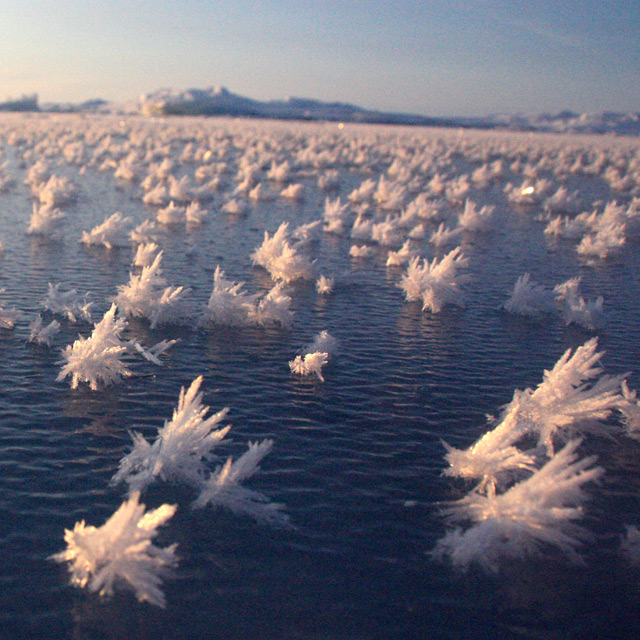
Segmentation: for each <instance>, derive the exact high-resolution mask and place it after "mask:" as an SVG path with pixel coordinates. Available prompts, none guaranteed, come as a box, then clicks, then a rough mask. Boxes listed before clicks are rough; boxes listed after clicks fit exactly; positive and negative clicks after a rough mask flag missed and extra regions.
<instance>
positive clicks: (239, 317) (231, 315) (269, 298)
mask: <svg viewBox="0 0 640 640" xmlns="http://www.w3.org/2000/svg"><path fill="white" fill-rule="evenodd" d="M290 305H291V298H290V297H289V296H288V295H287V293H286V291H285V289H284V285H283V283H281V282H279V283H277V284H276V285H275V286H273V287H272V288H271V289H270V290H269V291H268V292H267V293H266V294H264V295H263V296H260V295H259V294H249V293H247V292H246V291H244V282H233V281H232V280H229V279H227V277H226V275H225V272H224V271H223V270H222V269H221V268H220V265H218V266H217V267H216V270H215V273H214V275H213V290H212V291H211V295H210V296H209V300H208V302H207V304H206V306H205V307H204V310H203V312H202V315H201V316H200V318H199V319H198V324H199V326H201V327H205V328H206V327H212V326H214V325H226V326H231V327H238V326H244V325H251V324H254V325H261V326H267V325H281V326H283V327H289V326H291V322H292V320H293V313H292V312H291V310H290Z"/></svg>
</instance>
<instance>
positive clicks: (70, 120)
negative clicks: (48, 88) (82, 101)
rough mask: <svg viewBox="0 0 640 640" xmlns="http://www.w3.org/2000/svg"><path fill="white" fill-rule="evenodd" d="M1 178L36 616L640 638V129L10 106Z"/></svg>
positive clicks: (6, 410)
mask: <svg viewBox="0 0 640 640" xmlns="http://www.w3.org/2000/svg"><path fill="white" fill-rule="evenodd" d="M0 185H1V188H0V242H1V243H2V251H1V253H0V352H1V353H2V358H0V374H1V375H0V380H2V383H3V393H2V394H0V407H1V411H0V416H2V418H1V420H0V439H1V440H2V447H1V448H0V464H1V465H2V473H1V474H0V483H2V491H1V492H0V495H2V500H3V514H4V515H3V518H2V520H1V526H0V537H1V539H2V542H3V548H4V550H5V553H4V554H3V556H4V557H3V559H2V560H0V563H1V564H2V573H1V575H2V577H3V589H2V590H1V591H2V595H1V596H0V598H1V599H2V606H1V607H0V610H1V611H2V612H3V613H2V615H3V625H4V627H3V628H4V629H6V630H7V631H6V633H7V634H10V637H29V638H51V637H69V638H71V637H74V638H94V637H98V636H100V637H102V636H105V637H114V638H123V637H163V638H175V639H177V638H202V637H210V635H211V633H212V629H219V630H220V633H221V634H222V633H223V634H224V635H225V637H230V638H243V639H244V638H252V637H260V638H273V639H276V638H278V639H280V638H310V639H311V638H318V637H332V638H342V637H344V638H352V637H367V638H389V637H398V638H415V637H433V638H450V637H474V638H530V637H534V636H535V637H538V636H540V634H541V633H542V634H543V635H544V634H545V633H547V632H548V637H554V638H576V637H612V638H613V637H615V638H627V637H628V638H634V637H638V634H640V624H639V623H638V622H637V621H636V620H635V617H633V619H632V620H630V619H629V617H628V616H625V615H621V613H620V612H621V611H634V610H636V609H637V607H638V606H640V588H639V586H640V572H639V570H638V565H639V564H640V561H639V558H640V535H639V534H638V530H639V529H640V438H639V437H638V433H640V402H639V401H638V389H639V388H640V364H639V355H640V338H638V336H640V277H639V276H638V274H640V255H639V251H638V249H639V248H640V243H639V239H640V234H639V233H638V231H639V230H640V143H639V142H638V140H637V138H631V137H629V138H623V137H619V138H615V137H609V136H600V137H598V136H592V137H587V136H581V137H579V136H571V135H567V134H565V135H550V134H520V133H517V132H506V131H497V130H496V131H487V132H482V131H464V130H447V129H423V128H402V127H391V126H389V127H385V126H364V125H363V126H360V125H343V126H338V125H337V124H336V123H329V122H328V123H315V124H313V123H296V122H276V121H258V120H231V119H229V120H226V119H217V118H143V117H134V116H111V115H88V114H84V115H82V116H81V115H62V114H59V115H51V114H30V115H24V114H3V115H2V117H0ZM232 425H233V426H232ZM558 603H562V606H559V605H558ZM541 630H543V631H541Z"/></svg>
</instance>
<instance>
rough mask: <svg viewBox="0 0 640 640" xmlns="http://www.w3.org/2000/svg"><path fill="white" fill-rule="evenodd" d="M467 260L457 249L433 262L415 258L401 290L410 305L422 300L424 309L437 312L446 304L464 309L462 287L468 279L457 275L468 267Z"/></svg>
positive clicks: (403, 280)
mask: <svg viewBox="0 0 640 640" xmlns="http://www.w3.org/2000/svg"><path fill="white" fill-rule="evenodd" d="M467 263H468V259H467V258H465V257H464V256H463V255H462V253H461V250H460V247H456V248H455V249H453V251H450V252H449V253H448V254H447V255H446V256H444V257H443V258H442V260H438V258H434V259H433V260H432V261H431V262H430V263H429V262H428V261H427V260H423V264H422V266H420V258H419V257H417V256H416V257H415V258H413V259H412V260H411V262H410V263H409V267H408V268H407V271H406V273H405V274H403V276H402V280H401V282H400V288H401V289H402V290H403V291H404V293H405V298H406V300H407V302H412V301H418V300H420V301H422V310H423V311H431V312H433V313H438V312H440V311H442V308H443V307H444V306H445V305H447V304H453V305H457V306H459V307H463V306H464V298H463V295H462V291H461V289H460V284H461V283H463V282H466V279H467V278H466V276H464V275H461V274H459V273H458V270H459V269H460V268H464V267H466V266H467Z"/></svg>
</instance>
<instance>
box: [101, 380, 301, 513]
mask: <svg viewBox="0 0 640 640" xmlns="http://www.w3.org/2000/svg"><path fill="white" fill-rule="evenodd" d="M201 383H202V376H199V377H198V378H196V379H195V380H194V381H193V382H192V383H191V386H190V387H189V389H188V390H187V391H185V389H184V387H183V388H182V389H181V390H180V398H179V401H178V408H177V409H174V412H173V417H172V419H171V420H170V421H166V422H165V424H164V426H163V427H162V428H161V429H159V430H158V436H157V438H156V440H155V441H154V442H153V444H149V442H147V440H145V438H144V437H143V436H142V435H140V434H139V433H135V432H134V433H132V434H131V435H132V438H133V450H132V451H131V452H130V453H128V454H127V455H126V456H124V458H122V460H121V461H120V467H119V469H118V471H117V472H116V474H115V475H114V476H113V479H112V483H113V484H118V483H120V482H123V481H124V482H126V483H127V484H128V485H129V490H130V492H133V493H135V492H138V491H144V489H146V488H147V487H148V486H149V485H150V484H151V483H152V482H154V481H156V480H162V481H165V482H183V483H186V484H187V485H189V486H191V487H193V488H194V489H196V490H198V491H200V495H199V497H198V498H197V499H196V501H195V502H194V505H193V506H194V507H204V506H205V505H207V504H212V505H214V506H225V507H227V508H229V509H230V510H231V511H233V512H234V513H240V514H244V515H249V516H251V517H253V518H254V519H255V520H257V521H259V522H266V523H269V524H280V525H283V524H286V523H287V521H288V517H287V516H286V514H284V513H283V512H282V505H279V504H273V503H270V502H269V501H268V499H267V498H266V497H265V496H263V495H262V494H260V493H258V492H255V491H252V490H249V489H246V488H245V487H242V486H241V485H240V484H239V483H240V482H241V481H242V480H245V479H247V478H249V477H251V476H252V475H253V474H254V473H256V472H257V471H258V470H259V467H258V464H259V462H260V461H261V460H262V458H264V456H265V455H267V453H268V452H269V451H270V450H271V446H272V444H273V442H272V441H271V440H264V441H262V442H260V443H257V442H256V443H250V444H249V449H248V451H246V452H245V453H244V454H243V455H242V456H241V457H240V458H239V459H238V460H237V461H236V462H232V460H231V459H228V460H227V462H226V463H225V464H224V465H223V466H221V467H218V468H217V469H216V470H215V472H213V473H211V472H209V470H208V469H207V465H206V463H207V462H210V461H211V460H212V459H213V457H214V453H213V450H214V449H215V448H216V447H217V446H218V445H219V444H220V443H221V442H222V441H223V440H224V437H225V436H226V435H227V433H228V432H229V429H230V428H231V425H227V426H225V427H222V428H217V427H218V425H219V424H220V422H221V421H222V420H223V419H224V418H225V417H226V415H227V413H228V409H227V408H225V409H222V410H221V411H218V412H217V413H215V414H213V415H211V416H209V417H208V418H205V416H206V414H207V413H208V411H209V407H207V406H204V405H203V404H202V393H200V385H201Z"/></svg>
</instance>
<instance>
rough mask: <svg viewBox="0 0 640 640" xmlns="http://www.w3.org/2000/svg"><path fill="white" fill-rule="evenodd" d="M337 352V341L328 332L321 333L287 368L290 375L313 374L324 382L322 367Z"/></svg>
mask: <svg viewBox="0 0 640 640" xmlns="http://www.w3.org/2000/svg"><path fill="white" fill-rule="evenodd" d="M337 351H338V341H337V340H336V339H335V338H334V337H333V336H332V335H331V334H330V333H329V332H328V331H321V332H320V333H319V334H318V335H317V336H316V337H315V338H314V340H313V342H312V343H311V344H309V345H307V346H306V347H305V348H304V349H303V350H302V353H301V354H299V355H297V356H296V357H295V358H294V359H293V360H291V361H290V362H289V368H290V369H291V372H292V373H297V374H298V375H301V376H309V375H313V374H315V375H316V377H317V378H318V380H320V382H324V377H323V375H322V367H324V366H325V365H326V364H327V362H329V358H330V357H333V356H335V354H336V353H337Z"/></svg>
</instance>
